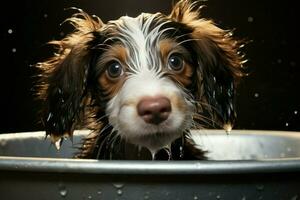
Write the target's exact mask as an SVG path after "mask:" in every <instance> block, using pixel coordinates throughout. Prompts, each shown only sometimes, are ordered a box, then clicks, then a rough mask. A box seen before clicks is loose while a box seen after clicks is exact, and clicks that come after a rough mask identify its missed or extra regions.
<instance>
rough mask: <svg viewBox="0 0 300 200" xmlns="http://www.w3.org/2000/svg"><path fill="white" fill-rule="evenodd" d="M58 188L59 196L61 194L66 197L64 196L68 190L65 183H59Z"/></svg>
mask: <svg viewBox="0 0 300 200" xmlns="http://www.w3.org/2000/svg"><path fill="white" fill-rule="evenodd" d="M58 189H59V194H60V196H62V197H66V196H67V194H68V191H67V189H66V186H65V185H63V184H62V183H60V184H59V185H58Z"/></svg>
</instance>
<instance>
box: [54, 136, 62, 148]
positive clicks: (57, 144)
mask: <svg viewBox="0 0 300 200" xmlns="http://www.w3.org/2000/svg"><path fill="white" fill-rule="evenodd" d="M62 142H63V138H60V139H58V140H57V141H56V142H55V147H56V149H57V150H59V149H60V147H61V144H62Z"/></svg>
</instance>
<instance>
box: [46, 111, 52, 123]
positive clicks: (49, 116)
mask: <svg viewBox="0 0 300 200" xmlns="http://www.w3.org/2000/svg"><path fill="white" fill-rule="evenodd" d="M52 115H53V114H52V113H51V112H50V113H49V115H48V117H47V122H49V120H50V119H51V117H52Z"/></svg>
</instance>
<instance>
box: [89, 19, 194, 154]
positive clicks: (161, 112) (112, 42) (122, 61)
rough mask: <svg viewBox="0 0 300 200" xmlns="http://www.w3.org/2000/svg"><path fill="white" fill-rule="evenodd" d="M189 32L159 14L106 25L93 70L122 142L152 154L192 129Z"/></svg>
mask: <svg viewBox="0 0 300 200" xmlns="http://www.w3.org/2000/svg"><path fill="white" fill-rule="evenodd" d="M188 32H190V30H187V28H182V27H180V26H179V24H177V23H174V22H173V21H171V20H170V19H168V18H167V17H165V16H163V15H161V14H153V15H150V14H141V15H140V16H138V17H136V18H131V17H122V18H120V19H119V20H117V21H113V22H109V23H108V24H107V25H105V26H104V27H103V29H102V36H101V37H104V38H105V40H104V42H103V43H101V44H100V47H101V48H102V50H103V48H104V49H105V50H104V52H101V54H100V55H99V57H98V58H97V61H96V62H95V63H96V64H95V66H94V67H95V68H96V71H99V75H98V74H97V75H96V77H98V83H99V87H100V88H101V90H102V94H100V96H102V98H106V99H107V106H106V114H107V116H108V118H109V123H110V124H111V125H112V126H113V127H114V129H115V130H116V131H117V133H118V134H119V135H120V136H121V137H122V138H124V139H126V140H128V141H129V142H132V143H135V144H138V145H141V146H145V147H147V148H149V149H151V150H152V149H158V148H161V147H164V146H166V145H169V144H170V143H171V142H172V141H174V139H176V138H178V137H179V136H181V135H182V133H183V131H185V130H186V129H188V128H189V127H190V124H191V121H192V114H193V111H194V110H195V108H194V104H193V103H192V101H193V100H194V99H193V97H192V96H191V93H190V91H189V90H188V89H187V88H188V87H189V86H191V84H192V76H193V74H194V71H195V64H196V63H194V62H195V60H193V58H192V57H193V55H192V54H193V53H195V52H194V51H192V49H193V47H192V45H191V44H190V41H191V38H189V37H188V36H186V35H185V34H187V33H188ZM158 138H159V139H158Z"/></svg>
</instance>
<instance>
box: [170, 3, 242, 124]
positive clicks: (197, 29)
mask: <svg viewBox="0 0 300 200" xmlns="http://www.w3.org/2000/svg"><path fill="white" fill-rule="evenodd" d="M196 5H197V4H196V3H191V2H190V1H189V0H181V1H179V2H178V3H177V4H176V5H175V6H174V8H173V10H172V12H171V14H170V18H171V19H172V20H174V21H176V22H178V23H183V24H185V25H186V26H188V27H189V28H190V29H191V30H192V31H191V33H190V37H191V38H192V39H193V40H194V41H195V49H196V52H197V54H198V55H197V57H198V58H197V62H198V66H197V70H196V71H197V84H196V85H197V86H196V87H197V91H196V94H195V97H196V98H197V100H198V101H200V102H206V103H207V104H208V105H209V106H203V104H202V106H201V107H202V109H206V110H207V111H209V113H211V115H212V117H213V120H214V121H217V122H220V123H222V126H223V127H224V128H226V129H231V126H232V124H233V123H234V120H235V117H236V113H235V106H234V98H235V88H236V84H237V82H238V80H239V78H240V77H241V76H242V75H243V73H242V64H243V63H244V62H245V61H244V60H243V59H242V56H241V55H240V53H239V52H238V49H239V48H240V46H241V44H240V42H239V41H237V40H235V39H233V38H232V33H231V32H230V31H225V30H222V29H221V28H219V27H217V26H216V25H215V24H214V23H213V21H211V20H206V19H203V18H200V8H201V7H199V9H197V8H196ZM200 105H201V104H200ZM205 107H206V108H205Z"/></svg>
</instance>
